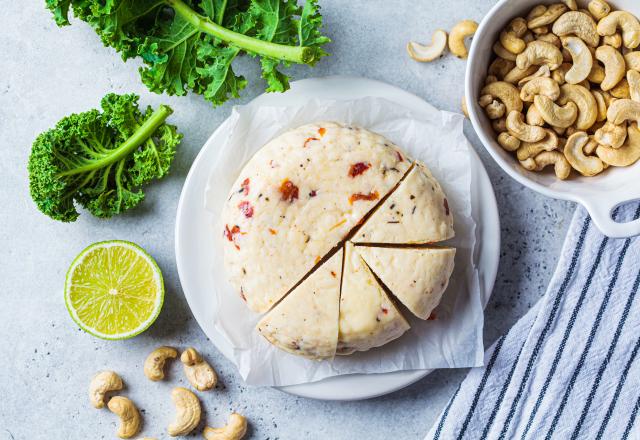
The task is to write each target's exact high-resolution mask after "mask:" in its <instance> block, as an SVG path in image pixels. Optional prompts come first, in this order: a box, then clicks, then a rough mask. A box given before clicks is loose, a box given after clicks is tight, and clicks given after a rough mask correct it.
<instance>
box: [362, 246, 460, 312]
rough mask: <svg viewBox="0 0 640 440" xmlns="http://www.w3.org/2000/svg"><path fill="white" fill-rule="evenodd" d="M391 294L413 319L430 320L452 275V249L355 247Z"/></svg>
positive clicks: (454, 253)
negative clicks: (413, 316) (410, 313)
mask: <svg viewBox="0 0 640 440" xmlns="http://www.w3.org/2000/svg"><path fill="white" fill-rule="evenodd" d="M356 250H357V251H358V253H359V254H360V255H361V256H362V258H363V259H364V261H365V262H366V263H367V265H369V267H370V268H371V270H372V271H373V272H374V273H375V274H376V276H377V277H378V278H379V279H380V281H382V282H383V283H384V285H385V286H386V287H387V288H388V289H389V290H390V291H391V293H392V294H393V295H394V296H395V297H396V298H398V299H399V300H400V302H402V304H404V305H405V306H406V307H407V308H408V309H409V310H410V311H411V312H412V313H413V314H414V315H416V316H417V317H418V318H421V319H427V318H429V315H431V312H432V311H433V309H435V308H436V306H437V305H438V304H439V303H440V299H441V298H442V294H443V293H444V291H445V290H446V288H447V285H448V284H449V277H451V273H452V272H453V264H454V258H455V255H456V250H455V249H453V248H428V249H427V248H390V247H368V246H358V247H356Z"/></svg>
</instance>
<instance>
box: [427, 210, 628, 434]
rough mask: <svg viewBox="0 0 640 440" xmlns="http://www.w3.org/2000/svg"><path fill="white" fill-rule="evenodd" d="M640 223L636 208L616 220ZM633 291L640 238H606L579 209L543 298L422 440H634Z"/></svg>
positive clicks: (493, 350)
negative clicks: (637, 220)
mask: <svg viewBox="0 0 640 440" xmlns="http://www.w3.org/2000/svg"><path fill="white" fill-rule="evenodd" d="M616 216H617V217H616ZM638 216H640V205H639V204H637V203H633V204H631V205H627V206H624V207H621V208H618V210H617V211H616V212H614V217H615V218H616V219H617V220H618V221H629V220H631V219H633V218H638ZM639 285H640V237H638V238H634V239H626V240H616V239H610V238H607V237H604V236H603V235H602V234H601V233H600V232H599V231H598V230H597V229H596V227H595V226H594V225H593V223H592V221H591V219H590V218H589V216H588V215H587V213H586V212H585V210H584V209H582V208H578V210H577V212H576V214H575V215H574V218H573V221H572V223H571V226H570V228H569V232H568V233H567V238H566V241H565V244H564V247H563V250H562V255H561V257H560V261H559V263H558V267H557V269H556V272H555V274H554V276H553V278H552V280H551V283H550V284H549V288H548V289H547V292H546V294H545V295H544V296H543V298H542V299H540V301H539V302H538V303H537V304H536V306H534V307H533V308H532V309H531V310H530V311H529V313H528V314H527V315H525V316H524V317H523V318H522V319H520V321H518V323H517V324H516V325H515V326H514V327H513V328H512V329H511V330H510V331H509V333H508V334H507V335H505V336H503V337H502V338H500V339H499V340H498V341H497V342H496V343H495V344H493V346H492V347H491V348H489V349H488V350H487V352H486V353H485V366H484V367H482V368H475V369H473V370H471V371H470V372H469V374H468V376H467V377H466V378H465V379H464V381H463V382H462V384H461V385H460V387H459V388H458V390H457V391H456V392H455V394H454V395H453V397H452V398H451V400H450V401H449V403H448V404H447V406H446V407H445V409H444V411H443V412H442V414H441V415H440V417H439V419H438V420H437V421H436V423H435V425H434V426H433V428H432V429H431V431H430V432H429V435H428V436H427V437H426V438H427V439H435V440H437V439H447V440H449V439H536V440H537V439H585V438H586V439H601V438H605V439H640V420H636V418H638V412H639V410H640V356H639V355H638V351H639V350H640V295H639V294H638V290H639V289H638V287H639Z"/></svg>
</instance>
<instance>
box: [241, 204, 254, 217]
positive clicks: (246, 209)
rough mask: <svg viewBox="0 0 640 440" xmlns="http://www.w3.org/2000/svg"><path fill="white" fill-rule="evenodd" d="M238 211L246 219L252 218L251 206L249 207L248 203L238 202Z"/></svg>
mask: <svg viewBox="0 0 640 440" xmlns="http://www.w3.org/2000/svg"><path fill="white" fill-rule="evenodd" d="M238 209H239V210H240V212H241V213H242V214H243V215H244V216H245V217H246V218H251V217H253V206H251V203H250V202H248V201H246V200H244V201H242V202H240V203H239V204H238Z"/></svg>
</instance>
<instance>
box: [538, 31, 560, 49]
mask: <svg viewBox="0 0 640 440" xmlns="http://www.w3.org/2000/svg"><path fill="white" fill-rule="evenodd" d="M536 39H537V40H540V41H546V42H547V43H551V44H553V45H554V46H555V47H557V48H558V49H560V48H562V42H561V41H560V38H558V36H557V35H555V34H543V35H538V36H537V37H536Z"/></svg>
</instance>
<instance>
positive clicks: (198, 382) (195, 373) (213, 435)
mask: <svg viewBox="0 0 640 440" xmlns="http://www.w3.org/2000/svg"><path fill="white" fill-rule="evenodd" d="M177 357H178V351H177V350H176V349H175V348H173V347H158V348H157V349H155V350H154V351H152V352H151V353H150V354H149V356H147V358H146V360H145V362H144V374H145V376H147V378H148V379H149V380H152V381H154V382H155V381H161V380H164V378H165V372H164V370H165V364H166V363H167V361H169V360H171V359H175V358H177ZM180 361H181V362H182V364H183V368H184V373H185V376H186V377H187V380H188V381H189V383H190V384H191V386H193V388H195V389H196V390H198V391H208V390H210V389H212V388H214V387H215V386H216V384H217V382H218V376H217V374H216V372H215V370H214V369H213V368H212V367H211V365H209V364H208V363H207V361H205V360H204V359H203V358H202V356H201V355H200V353H198V351H197V350H196V349H195V348H193V347H190V348H187V349H186V350H185V351H183V352H182V354H181V356H180ZM123 387H124V383H123V381H122V379H121V378H120V376H118V374H117V373H115V372H113V371H101V372H99V373H98V374H96V375H95V376H94V377H93V379H92V380H91V383H90V384H89V400H90V402H91V405H93V407H95V408H104V407H105V400H107V399H108V401H107V402H106V406H107V408H108V409H109V410H110V411H111V412H113V413H114V414H115V415H117V416H118V417H119V419H120V425H119V427H118V430H117V432H116V435H117V436H118V437H120V438H125V439H126V438H132V437H133V436H135V435H136V434H138V432H139V431H140V428H141V427H142V416H141V415H140V411H138V408H137V407H136V405H135V404H134V403H133V401H131V400H130V399H128V398H127V397H124V396H119V395H117V396H113V397H111V398H108V397H109V394H110V393H114V392H116V391H121V390H122V389H123ZM171 399H172V401H173V404H174V406H175V408H176V415H175V419H174V421H173V422H172V423H171V424H170V425H169V426H168V427H167V433H168V434H169V435H170V436H172V437H178V436H186V435H189V434H190V433H191V432H193V431H194V430H195V429H196V428H197V427H198V425H199V424H200V419H201V417H202V407H201V404H200V400H199V399H198V397H197V396H196V395H195V393H193V392H192V391H191V390H188V389H186V388H183V387H176V388H174V389H173V390H172V391H171ZM246 432H247V420H246V419H245V418H244V417H243V416H241V415H240V414H237V413H232V414H231V415H230V416H229V420H228V423H227V425H225V426H223V427H221V428H211V427H208V426H207V427H205V428H204V430H203V433H202V435H203V437H204V438H205V439H206V440H240V439H242V438H243V437H244V435H245V434H246ZM139 440H155V439H152V438H149V437H144V438H141V439H139Z"/></svg>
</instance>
